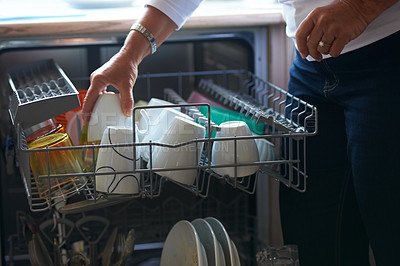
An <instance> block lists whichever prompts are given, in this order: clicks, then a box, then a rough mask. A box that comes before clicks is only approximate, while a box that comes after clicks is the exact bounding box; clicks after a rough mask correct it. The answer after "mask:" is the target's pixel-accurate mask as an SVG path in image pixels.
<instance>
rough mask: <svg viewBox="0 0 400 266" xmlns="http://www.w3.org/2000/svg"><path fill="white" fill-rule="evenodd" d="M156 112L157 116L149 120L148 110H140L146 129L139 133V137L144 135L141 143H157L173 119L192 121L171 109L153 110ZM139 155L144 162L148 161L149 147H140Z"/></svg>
mask: <svg viewBox="0 0 400 266" xmlns="http://www.w3.org/2000/svg"><path fill="white" fill-rule="evenodd" d="M155 110H158V112H157V116H154V117H153V118H151V117H150V116H149V114H148V110H144V109H142V110H141V114H142V120H145V121H146V122H145V123H144V124H146V127H145V129H144V130H142V131H141V133H140V134H141V135H143V134H144V137H143V139H142V141H141V142H142V143H149V142H150V141H151V142H159V141H160V140H161V138H162V136H163V135H164V132H166V131H167V129H168V127H169V126H170V125H171V123H172V121H174V119H175V117H181V118H182V119H185V120H188V121H193V118H191V117H190V116H188V115H186V114H184V113H182V112H180V111H177V110H175V109H173V108H160V109H158V108H157V109H155ZM140 154H141V156H142V158H143V160H144V161H146V162H147V161H148V160H149V157H150V146H149V145H145V146H141V149H140Z"/></svg>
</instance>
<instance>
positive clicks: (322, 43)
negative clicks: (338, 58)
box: [318, 41, 331, 47]
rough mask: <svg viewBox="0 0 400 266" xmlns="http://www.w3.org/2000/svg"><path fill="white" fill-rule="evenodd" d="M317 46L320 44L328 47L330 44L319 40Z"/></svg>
mask: <svg viewBox="0 0 400 266" xmlns="http://www.w3.org/2000/svg"><path fill="white" fill-rule="evenodd" d="M318 46H320V47H330V46H331V45H330V44H326V43H324V42H323V41H320V42H319V43H318Z"/></svg>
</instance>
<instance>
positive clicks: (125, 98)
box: [120, 88, 134, 116]
mask: <svg viewBox="0 0 400 266" xmlns="http://www.w3.org/2000/svg"><path fill="white" fill-rule="evenodd" d="M120 97H121V108H122V112H123V113H124V115H125V116H132V110H133V105H134V100H133V91H132V88H127V89H123V90H120Z"/></svg>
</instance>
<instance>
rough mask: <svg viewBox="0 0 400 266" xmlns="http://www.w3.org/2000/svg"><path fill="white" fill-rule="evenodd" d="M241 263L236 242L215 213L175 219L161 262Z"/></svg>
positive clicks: (232, 265) (225, 265)
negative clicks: (190, 219) (215, 216)
mask: <svg viewBox="0 0 400 266" xmlns="http://www.w3.org/2000/svg"><path fill="white" fill-rule="evenodd" d="M169 265H199V266H240V258H239V254H238V251H237V249H236V246H235V244H234V243H233V241H232V240H231V239H230V237H229V235H228V233H227V232H226V230H225V228H224V226H223V225H222V223H221V222H220V221H219V220H217V219H216V218H214V217H207V218H204V219H200V218H198V219H195V220H193V221H192V222H188V221H186V220H182V221H179V222H178V223H176V224H175V225H174V226H173V227H172V229H171V231H170V232H169V233H168V236H167V239H166V241H165V244H164V248H163V250H162V254H161V266H169Z"/></svg>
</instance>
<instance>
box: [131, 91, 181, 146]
mask: <svg viewBox="0 0 400 266" xmlns="http://www.w3.org/2000/svg"><path fill="white" fill-rule="evenodd" d="M163 105H173V103H171V102H168V101H165V100H162V99H159V98H151V99H150V101H149V102H148V103H147V106H163ZM171 109H174V110H176V111H180V107H173V108H171ZM143 111H145V112H146V114H147V118H148V119H149V120H147V119H146V118H143V116H142V114H143ZM139 112H140V114H139V117H140V119H139V121H138V127H139V129H140V130H145V129H146V128H147V127H148V123H149V121H150V123H152V122H154V121H155V120H156V119H157V117H158V116H159V114H160V112H161V109H160V108H148V109H140V111H139ZM139 139H140V137H139Z"/></svg>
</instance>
